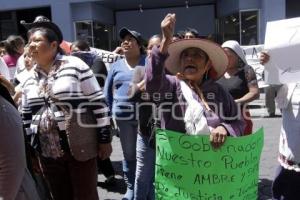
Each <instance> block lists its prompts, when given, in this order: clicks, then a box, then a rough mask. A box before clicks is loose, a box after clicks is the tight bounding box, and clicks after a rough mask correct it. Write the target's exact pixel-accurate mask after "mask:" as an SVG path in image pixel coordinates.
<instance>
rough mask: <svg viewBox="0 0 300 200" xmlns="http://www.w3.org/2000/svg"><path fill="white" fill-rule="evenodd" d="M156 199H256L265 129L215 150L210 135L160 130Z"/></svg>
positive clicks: (228, 139) (230, 139) (229, 140)
mask: <svg viewBox="0 0 300 200" xmlns="http://www.w3.org/2000/svg"><path fill="white" fill-rule="evenodd" d="M156 136H157V137H156V142H157V146H156V169H155V189H156V199H158V200H165V199H166V200H169V199H172V200H175V199H178V200H179V199H180V200H182V199H185V200H187V199H192V200H227V199H228V200H229V199H232V200H252V199H253V200H255V199H257V183H258V172H259V171H258V167H259V160H260V154H261V151H262V147H263V130H262V129H260V130H259V131H257V132H256V133H255V134H252V135H249V136H244V137H239V138H233V137H227V139H226V142H225V144H224V145H223V146H222V147H221V148H219V149H213V147H212V146H211V144H210V142H209V136H190V135H185V134H180V133H176V132H173V131H166V130H158V132H157V134H156Z"/></svg>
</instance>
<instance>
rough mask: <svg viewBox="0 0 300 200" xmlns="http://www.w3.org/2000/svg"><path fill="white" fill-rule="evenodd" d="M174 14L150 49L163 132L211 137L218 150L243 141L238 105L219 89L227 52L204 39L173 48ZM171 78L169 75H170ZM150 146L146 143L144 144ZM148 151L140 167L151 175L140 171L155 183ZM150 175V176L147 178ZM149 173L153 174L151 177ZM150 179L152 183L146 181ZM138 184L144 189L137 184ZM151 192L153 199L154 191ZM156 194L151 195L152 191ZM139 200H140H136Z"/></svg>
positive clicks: (151, 89) (149, 76)
mask: <svg viewBox="0 0 300 200" xmlns="http://www.w3.org/2000/svg"><path fill="white" fill-rule="evenodd" d="M174 26H175V14H168V15H167V16H166V17H165V18H164V19H163V21H162V22H161V29H162V36H163V37H162V42H161V44H160V46H159V47H157V46H155V47H153V49H152V52H151V56H150V57H149V60H148V62H147V64H146V75H145V77H146V80H145V82H146V92H148V93H149V95H150V96H156V97H158V96H160V97H161V99H160V100H159V102H161V103H162V104H161V105H160V108H162V109H161V112H160V113H159V115H160V116H161V117H160V120H161V121H160V122H161V124H160V125H161V128H162V129H168V130H173V131H178V132H182V133H185V134H190V135H199V134H210V140H211V143H212V145H213V146H214V147H216V148H218V147H220V146H221V145H222V144H223V143H224V142H225V139H226V137H227V136H240V135H241V134H242V132H243V130H244V122H243V121H242V120H239V116H238V112H237V111H238V109H237V105H236V104H235V102H234V100H233V98H232V97H231V95H230V94H229V93H228V92H226V91H225V90H224V89H223V88H222V87H221V86H220V85H219V84H217V83H215V80H217V79H218V78H219V77H221V76H222V75H223V74H224V72H225V70H226V67H227V65H228V58H227V55H226V54H225V52H224V50H223V49H222V48H221V47H220V46H219V45H217V44H215V43H213V42H211V41H208V40H203V39H181V40H176V41H174V42H172V37H173V32H174ZM165 68H166V69H167V70H168V72H169V73H171V74H173V75H167V74H166V73H165V72H166V69H165ZM145 143H146V141H145ZM150 151H151V149H150V147H147V146H146V145H145V149H144V157H140V158H139V159H140V161H139V162H141V163H147V164H149V163H152V169H151V170H150V169H149V166H148V167H143V168H139V170H140V171H139V173H140V174H143V175H145V176H150V172H152V173H151V175H152V176H153V177H154V163H155V155H154V154H155V151H152V155H151V153H149V152H150ZM146 170H148V171H147V172H146ZM149 171H150V172H149ZM148 179H149V178H148ZM136 184H145V183H144V182H139V180H138V179H137V180H136ZM148 187H149V190H148V191H135V194H136V196H138V195H137V193H140V194H142V193H144V196H145V197H146V195H148V196H149V194H147V193H146V192H148V193H150V194H151V193H152V194H154V190H153V185H151V184H148ZM151 189H152V190H151ZM136 199H137V198H136Z"/></svg>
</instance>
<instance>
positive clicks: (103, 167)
mask: <svg viewBox="0 0 300 200" xmlns="http://www.w3.org/2000/svg"><path fill="white" fill-rule="evenodd" d="M71 55H72V56H76V57H79V58H80V59H81V60H83V61H84V62H85V63H86V64H87V65H89V67H90V68H91V69H92V71H93V73H94V74H95V76H96V79H97V82H98V84H99V86H100V87H101V88H103V87H104V83H105V79H106V77H107V70H106V66H105V64H104V62H103V61H102V59H101V58H100V57H99V56H96V55H94V54H93V53H92V52H90V47H89V44H88V43H87V42H86V41H84V40H76V41H74V42H73V43H72V45H71ZM97 167H98V172H102V173H103V175H104V176H105V177H106V180H105V184H107V185H115V183H116V179H115V174H116V173H115V170H114V168H113V165H112V163H111V161H110V158H107V159H104V160H102V159H100V158H97Z"/></svg>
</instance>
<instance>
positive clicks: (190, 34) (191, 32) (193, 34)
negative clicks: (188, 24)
mask: <svg viewBox="0 0 300 200" xmlns="http://www.w3.org/2000/svg"><path fill="white" fill-rule="evenodd" d="M192 38H199V33H198V31H197V30H196V29H194V28H187V29H186V30H185V31H184V39H192Z"/></svg>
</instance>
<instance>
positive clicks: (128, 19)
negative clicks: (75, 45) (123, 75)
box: [0, 0, 300, 50]
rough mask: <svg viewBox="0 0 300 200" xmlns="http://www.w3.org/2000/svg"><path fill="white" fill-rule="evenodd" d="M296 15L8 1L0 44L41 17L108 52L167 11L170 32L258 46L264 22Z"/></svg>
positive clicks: (226, 4)
mask: <svg viewBox="0 0 300 200" xmlns="http://www.w3.org/2000/svg"><path fill="white" fill-rule="evenodd" d="M299 12H300V3H298V1H297V0H185V1H184V0H164V1H161V0H26V1H24V0H9V1H4V2H2V3H1V7H0V40H3V39H5V38H7V36H8V35H10V34H21V35H23V36H24V37H26V30H25V29H24V27H22V25H20V21H21V20H24V21H26V22H31V21H33V19H34V18H35V16H37V15H45V16H47V17H48V18H49V19H51V20H52V21H53V22H55V23H56V24H57V25H58V26H59V27H60V28H61V30H62V32H63V35H64V39H65V40H67V41H74V40H76V39H85V40H87V41H88V42H89V43H90V45H91V46H94V47H97V48H102V49H106V50H112V49H114V47H115V46H117V45H118V38H117V32H118V30H119V29H120V28H121V27H123V26H126V27H128V28H130V29H134V30H137V31H139V32H140V33H142V35H143V36H144V38H145V39H147V38H148V37H150V36H151V35H153V34H157V33H160V22H161V20H162V19H163V17H164V16H165V15H166V14H167V13H176V16H177V22H176V31H179V30H184V29H185V28H187V27H192V28H195V29H197V30H198V32H199V33H200V34H201V35H205V36H207V35H211V36H213V38H214V39H215V40H216V41H217V42H220V43H221V42H223V41H225V40H228V39H235V40H237V41H239V42H240V43H241V44H242V45H249V44H262V43H264V35H265V27H266V23H267V22H268V21H273V20H279V19H285V18H290V17H296V16H297V15H298V13H299ZM298 16H300V14H299V15H298Z"/></svg>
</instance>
